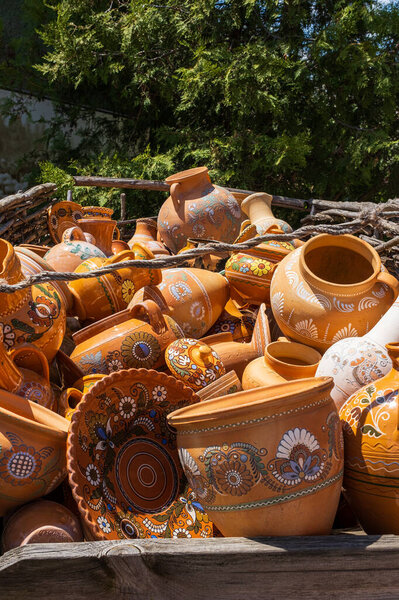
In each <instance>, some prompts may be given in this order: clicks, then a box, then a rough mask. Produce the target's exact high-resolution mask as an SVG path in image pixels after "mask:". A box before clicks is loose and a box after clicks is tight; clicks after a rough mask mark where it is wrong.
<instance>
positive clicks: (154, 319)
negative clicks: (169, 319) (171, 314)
mask: <svg viewBox="0 0 399 600" xmlns="http://www.w3.org/2000/svg"><path fill="white" fill-rule="evenodd" d="M132 302H133V301H132ZM128 311H129V313H130V316H131V317H132V318H135V317H137V316H138V315H139V314H140V313H141V314H142V313H143V312H144V314H145V315H146V316H147V317H148V320H149V322H150V325H151V327H152V328H153V329H154V331H155V332H156V333H157V334H158V335H160V334H162V333H165V331H166V330H167V325H166V321H165V317H164V316H163V314H162V311H161V309H160V308H159V306H158V304H157V303H156V302H154V300H143V302H137V303H136V304H134V305H131V303H130V304H129V306H128Z"/></svg>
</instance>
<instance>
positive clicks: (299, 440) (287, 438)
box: [276, 427, 320, 459]
mask: <svg viewBox="0 0 399 600" xmlns="http://www.w3.org/2000/svg"><path fill="white" fill-rule="evenodd" d="M300 444H301V445H303V446H306V447H307V448H308V449H309V450H310V452H314V451H315V450H318V449H319V448H320V445H319V442H318V441H317V439H316V438H315V436H314V435H313V433H310V431H308V430H307V429H304V428H303V429H299V427H295V429H290V430H289V431H286V432H285V434H284V435H283V437H282V438H281V441H280V443H279V445H278V448H277V453H276V457H277V458H286V459H289V458H290V454H291V451H292V450H293V448H294V447H295V446H298V445H300Z"/></svg>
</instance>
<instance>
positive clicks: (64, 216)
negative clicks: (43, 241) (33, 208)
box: [47, 200, 83, 244]
mask: <svg viewBox="0 0 399 600" xmlns="http://www.w3.org/2000/svg"><path fill="white" fill-rule="evenodd" d="M47 214H48V218H47V224H48V230H49V233H50V237H51V239H52V240H53V242H54V244H59V243H60V242H61V241H62V235H63V233H64V231H66V230H67V229H70V228H71V227H75V226H76V224H77V222H78V219H81V218H82V216H83V209H82V207H81V206H80V204H77V203H76V202H72V201H71V200H62V201H61V202H56V203H55V204H53V205H52V206H50V208H48V210H47Z"/></svg>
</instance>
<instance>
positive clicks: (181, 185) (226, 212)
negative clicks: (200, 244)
mask: <svg viewBox="0 0 399 600" xmlns="http://www.w3.org/2000/svg"><path fill="white" fill-rule="evenodd" d="M166 182H167V183H169V184H170V196H169V198H168V199H167V200H166V202H165V203H164V204H163V205H162V207H161V209H160V211H159V215H158V232H159V234H160V236H161V239H162V241H163V242H164V244H165V245H166V246H167V247H168V248H170V249H171V250H172V252H174V253H175V254H176V253H177V252H178V251H179V250H181V249H182V248H183V247H184V246H185V245H186V241H187V238H188V237H193V238H210V239H213V240H215V239H216V240H220V241H222V242H230V243H231V242H233V241H234V239H235V238H236V237H237V235H238V232H239V230H240V223H241V210H240V207H239V205H238V203H237V201H236V199H235V198H234V196H233V195H232V194H230V192H227V190H225V189H223V188H221V187H219V186H217V185H213V184H212V183H211V180H210V178H209V175H208V169H207V168H206V167H198V168H196V169H189V170H188V171H182V172H180V173H176V174H175V175H172V176H171V177H168V178H167V179H166Z"/></svg>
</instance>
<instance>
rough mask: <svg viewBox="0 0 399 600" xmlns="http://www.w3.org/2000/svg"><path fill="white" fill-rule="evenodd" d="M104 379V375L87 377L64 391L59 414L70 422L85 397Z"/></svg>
mask: <svg viewBox="0 0 399 600" xmlns="http://www.w3.org/2000/svg"><path fill="white" fill-rule="evenodd" d="M104 377H105V375H102V374H92V375H85V376H84V377H82V378H81V379H79V380H78V381H76V382H75V384H74V386H73V387H70V388H67V389H66V390H64V391H63V392H62V394H61V396H60V401H59V405H58V406H59V408H58V414H60V415H61V416H62V417H65V419H68V421H70V420H71V418H72V415H73V413H74V412H75V410H76V409H77V406H78V404H79V402H80V401H81V400H82V398H83V396H84V395H85V394H87V392H88V391H89V390H90V389H91V388H92V387H93V385H96V383H97V382H98V381H101V379H103V378H104Z"/></svg>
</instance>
